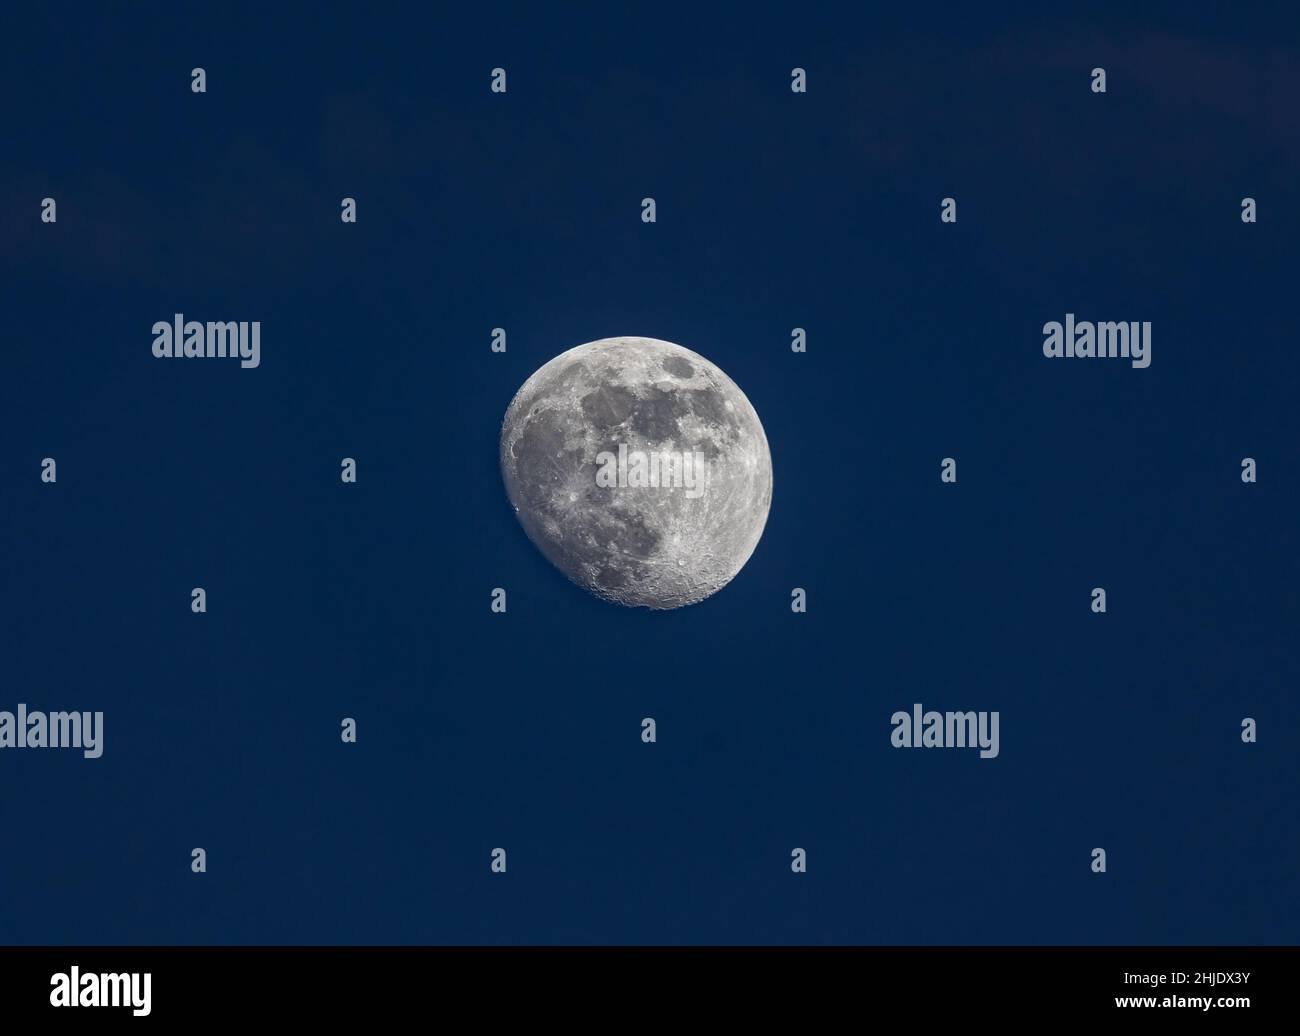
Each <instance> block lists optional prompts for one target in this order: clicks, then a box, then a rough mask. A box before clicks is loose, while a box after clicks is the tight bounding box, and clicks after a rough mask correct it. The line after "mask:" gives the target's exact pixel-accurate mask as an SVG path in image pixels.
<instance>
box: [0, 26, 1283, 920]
mask: <svg viewBox="0 0 1300 1036" xmlns="http://www.w3.org/2000/svg"><path fill="white" fill-rule="evenodd" d="M1143 7H1144V9H1146V10H1145V13H1135V12H1134V11H1133V10H1132V5H1128V4H1125V5H1118V4H1117V5H1100V7H1099V8H1098V9H1097V10H1096V11H1094V13H1093V14H1091V15H1090V16H1089V17H1088V18H1087V19H1081V20H1069V19H1064V18H1059V17H1049V16H1046V15H1044V14H1043V13H1041V12H1035V11H1034V9H1032V8H1027V9H1026V10H1025V11H1024V12H1023V13H1016V14H1012V15H1005V16H999V17H990V16H989V15H987V14H986V13H985V12H983V11H981V12H978V13H975V12H973V11H971V12H967V11H956V12H954V11H948V10H945V9H944V8H939V7H930V8H927V7H921V6H918V5H907V6H906V8H905V9H904V12H903V13H898V12H878V11H874V10H869V9H867V10H857V11H850V10H849V9H848V8H846V7H845V6H844V5H838V4H837V5H827V6H826V7H825V8H824V9H822V10H821V11H820V12H818V11H816V10H809V8H808V6H807V5H802V4H789V5H784V6H782V7H775V6H770V5H759V6H754V5H744V6H743V7H741V6H737V7H735V8H730V7H727V8H723V7H708V8H705V7H701V6H699V5H692V6H681V7H664V6H660V5H628V4H619V5H613V6H611V5H591V6H585V5H575V6H570V5H566V6H565V9H564V10H565V13H564V14H563V15H561V14H558V13H544V12H542V11H540V10H537V9H535V8H532V7H529V8H522V6H521V8H520V9H518V10H514V9H511V8H510V7H509V6H504V7H503V6H501V5H496V6H494V7H492V8H491V10H490V11H484V12H480V13H478V14H473V15H471V14H466V13H465V12H464V10H463V9H461V8H456V9H443V10H437V9H431V8H426V7H423V6H422V7H421V8H420V9H419V13H418V14H417V13H413V12H414V10H415V8H414V5H411V6H409V7H397V6H385V5H366V6H365V7H364V8H361V9H359V10H358V11H356V12H354V13H353V14H351V15H342V14H339V13H337V12H336V11H335V10H334V9H333V8H330V9H329V10H322V9H320V8H318V7H312V8H307V7H303V8H298V9H294V10H291V11H289V10H286V11H280V10H278V9H277V7H276V6H272V5H258V6H250V7H242V8H235V9H233V10H234V12H235V13H232V12H231V10H227V9H225V6H224V5H223V9H222V10H220V11H218V10H215V9H206V10H204V11H203V12H202V13H199V14H195V13H181V12H180V11H179V10H177V9H175V8H173V7H171V6H168V7H161V6H160V7H156V8H150V7H145V6H143V5H141V6H136V5H133V6H132V8H131V9H130V10H129V11H121V12H117V13H116V14H115V15H114V16H113V17H109V16H107V15H105V14H100V15H94V16H87V15H86V14H85V13H84V12H81V11H77V12H75V13H73V12H71V11H70V10H65V11H61V12H50V13H45V14H39V15H37V14H24V15H23V16H21V17H20V16H13V17H12V18H11V23H12V24H11V31H10V32H8V33H6V37H7V38H6V40H5V42H4V45H3V46H4V60H2V61H0V93H2V95H3V97H4V111H5V124H4V134H3V135H4V153H5V161H4V163H3V168H0V268H2V270H3V278H4V285H5V288H6V291H5V297H6V311H7V313H8V315H9V318H10V323H9V326H8V334H7V335H6V343H7V348H6V350H5V365H6V369H5V375H4V377H3V379H0V428H3V431H4V436H3V442H4V446H3V449H0V490H2V492H3V502H2V506H0V523H2V524H0V628H2V629H3V630H4V632H5V638H4V644H5V650H4V668H3V676H4V679H3V680H2V681H0V685H2V686H3V688H4V692H3V695H0V709H13V708H14V707H15V706H16V704H17V703H18V702H25V703H26V704H27V705H28V706H29V707H30V708H33V709H37V708H43V709H50V710H55V709H87V710H102V711H103V712H104V713H105V750H104V755H103V757H102V758H101V759H98V760H85V759H82V758H81V757H80V755H79V754H77V753H69V752H55V751H45V752H39V751H9V752H0V789H3V793H2V794H0V831H3V832H4V835H3V842H2V843H0V887H2V888H3V889H5V890H6V891H5V895H3V896H0V940H3V941H5V942H19V943H62V942H78V943H86V942H90V943H119V942H141V943H153V942H161V943H171V942H183V943H208V942H218V943H225V942H235V943H260V942H277V943H284V942H311V943H317V942H323V943H329V942H368V943H389V942H422V943H423V942H433V943H444V942H451V943H460V942H473V943H477V942H512V943H513V942H525V943H534V942H633V943H640V942H690V943H695V942H743V943H749V942H816V943H821V942H832V943H894V942H898V943H932V942H957V943H1006V942H1014V943H1074V942H1083V943H1166V942H1168V943H1218V942H1226V943H1256V942H1264V943H1276V942H1295V941H1296V938H1297V920H1296V917H1297V914H1296V903H1297V901H1300V879H1298V878H1297V868H1296V859H1297V850H1298V849H1300V831H1298V829H1297V823H1296V816H1297V814H1296V810H1295V803H1294V794H1295V788H1296V777H1297V767H1296V759H1297V748H1298V744H1297V739H1298V737H1300V723H1298V722H1297V719H1296V709H1295V694H1296V683H1297V678H1298V677H1300V665H1298V664H1297V661H1296V652H1295V629H1296V619H1297V615H1300V609H1298V608H1297V590H1296V587H1297V577H1298V576H1300V562H1297V543H1296V514H1297V503H1298V502H1300V496H1298V494H1297V489H1296V477H1297V471H1296V463H1297V442H1298V441H1300V434H1298V433H1300V417H1298V416H1297V408H1296V406H1295V392H1296V386H1297V384H1300V380H1298V379H1297V374H1298V373H1300V363H1298V361H1297V359H1296V356H1295V352H1294V345H1295V343H1294V338H1295V319H1294V305H1293V299H1294V297H1295V285H1294V279H1295V262H1294V255H1293V253H1294V242H1295V241H1296V239H1297V231H1298V230H1300V226H1298V223H1300V220H1298V219H1297V209H1298V205H1300V201H1298V199H1297V186H1296V185H1297V183H1298V182H1300V176H1298V174H1300V109H1297V107H1296V104H1295V99H1296V97H1297V96H1300V61H1298V60H1297V58H1298V57H1300V54H1298V50H1297V28H1298V27H1300V25H1298V24H1297V21H1296V20H1295V18H1294V16H1292V18H1290V19H1288V20H1285V21H1283V20H1279V19H1272V18H1260V17H1257V16H1250V15H1246V14H1242V13H1240V12H1238V11H1235V10H1228V9H1226V8H1225V9H1224V10H1223V11H1222V13H1218V14H1199V13H1196V12H1191V13H1188V12H1186V11H1183V10H1182V7H1183V5H1177V7H1175V6H1174V5H1169V6H1168V7H1164V6H1155V5H1151V6H1150V7H1149V9H1148V5H1143ZM1108 8H1109V9H1108ZM1175 11H1177V12H1179V13H1177V14H1175ZM1166 12H1167V13H1166ZM196 65H199V66H203V67H204V68H205V69H206V70H207V76H208V92H207V93H206V94H205V95H201V96H196V95H194V94H192V93H191V92H190V89H189V82H190V77H189V72H190V69H191V68H192V67H194V66H196ZM494 66H504V67H505V68H506V69H507V70H508V76H509V79H508V82H509V91H508V93H507V94H506V95H504V96H498V95H493V94H491V93H490V92H489V90H488V84H489V73H490V70H491V69H492V68H493V67H494ZM794 66H802V67H805V68H806V69H807V70H808V76H809V92H808V93H807V94H806V95H804V96H796V95H794V94H792V93H791V92H790V90H789V73H790V69H791V68H792V67H794ZM1095 66H1104V67H1105V68H1106V69H1107V76H1108V92H1107V93H1106V94H1105V95H1104V96H1098V95H1095V94H1093V93H1092V92H1091V91H1090V90H1089V71H1090V70H1091V69H1092V68H1093V67H1095ZM1248 195H1249V196H1252V197H1255V198H1256V199H1257V200H1258V204H1259V222H1258V223H1257V224H1255V225H1251V226H1248V225H1244V224H1243V223H1242V222H1241V220H1240V218H1239V212H1240V201H1241V198H1242V197H1244V196H1248ZM45 196H53V197H55V198H56V199H57V202H58V223H57V224H55V225H53V226H47V225H43V224H42V223H41V222H40V220H39V205H40V199H41V198H43V197H45ZM344 196H353V197H355V198H356V199H357V201H358V209H359V222H358V223H357V224H356V225H355V226H345V225H343V224H341V223H340V221H339V218H338V212H339V199H340V198H342V197H344ZM645 196H653V197H655V199H656V201H657V205H658V222H657V223H656V224H655V225H653V226H646V225H644V224H642V223H641V221H640V218H639V214H640V200H641V198H643V197H645ZM944 196H952V197H955V198H956V199H957V202H958V213H959V220H958V223H957V224H955V225H943V224H941V223H940V221H939V200H940V199H941V198H942V197H944ZM175 312H183V313H185V314H186V315H187V316H191V317H193V318H195V319H201V320H226V319H230V320H260V321H261V322H262V364H261V366H260V367H259V368H258V369H257V370H240V369H239V368H238V366H237V365H234V364H227V363H222V362H219V361H204V362H194V361H190V362H185V363H171V362H163V361H159V360H155V359H154V358H153V357H152V355H151V353H150V343H151V341H152V336H151V334H150V328H151V326H152V324H153V322H154V321H155V320H159V319H169V318H170V316H171V314H173V313H175ZM1067 312H1074V313H1076V314H1078V315H1079V316H1080V318H1081V319H1097V320H1149V321H1151V323H1152V325H1153V332H1152V334H1153V362H1152V365H1151V367H1150V368H1149V369H1147V370H1134V369H1132V368H1131V367H1130V366H1129V365H1128V364H1127V363H1123V362H1119V361H1085V360H1071V361H1067V360H1053V361H1049V360H1047V359H1045V358H1044V357H1043V355H1042V352H1041V343H1042V334H1041V327H1042V325H1043V323H1044V322H1046V321H1049V320H1061V319H1063V317H1064V315H1065V313H1067ZM498 326H499V327H504V328H506V330H507V332H508V335H509V351H508V352H507V353H506V354H505V355H504V356H495V355H492V354H491V353H490V352H489V349H488V345H489V335H490V332H491V329H492V328H493V327H498ZM796 326H799V327H805V328H807V330H808V340H809V350H808V353H807V354H806V355H802V356H796V355H794V354H792V353H791V352H790V349H789V338H790V329H791V328H792V327H796ZM625 334H626V335H648V336H653V337H658V338H665V339H668V340H671V341H675V342H678V343H681V344H683V345H685V346H687V347H689V348H692V349H694V350H696V351H698V352H700V353H702V354H704V355H705V356H707V357H709V358H710V359H711V360H713V361H714V362H716V363H717V364H718V365H720V366H721V367H722V368H723V370H725V371H726V372H727V373H728V374H729V375H730V376H731V377H732V378H733V379H734V380H735V381H736V382H737V383H738V384H739V385H740V386H741V388H742V389H743V390H744V391H745V393H746V394H747V395H748V396H749V398H750V400H751V401H752V402H753V404H754V405H755V407H756V408H757V410H758V413H759V415H760V416H761V418H762V421H763V423H764V427H765V429H766V431H767V435H768V438H769V440H770V443H771V448H772V454H773V464H774V470H775V493H774V499H773V505H772V512H771V516H770V519H769V522H768V526H767V530H766V532H765V534H764V537H763V539H762V541H761V542H760V544H759V546H758V549H757V551H756V553H755V554H754V556H753V558H752V559H751V561H750V563H749V564H748V565H747V566H746V567H745V569H744V570H743V571H742V572H741V574H740V575H739V576H738V577H737V578H736V580H735V581H734V582H733V583H732V584H731V585H730V586H729V587H728V588H727V589H725V590H724V591H722V592H721V593H719V594H718V595H716V596H715V597H713V598H711V599H710V600H708V601H706V602H705V603H703V604H700V605H697V606H694V607H691V608H687V609H683V610H680V611H677V612H671V613H662V614H660V613H645V612H635V611H625V610H621V609H618V608H616V607H612V606H610V605H607V604H603V603H601V602H598V601H596V600H594V599H592V598H589V597H588V596H586V595H585V594H584V593H583V592H582V591H580V590H578V589H576V588H574V587H573V586H571V585H570V584H568V583H567V582H566V581H565V580H564V579H563V577H561V576H560V575H559V574H557V573H556V572H555V571H554V570H552V569H551V568H550V567H549V566H548V564H547V563H546V562H545V561H544V560H543V559H542V557H541V556H540V555H539V554H538V552H537V551H536V550H535V549H534V548H533V547H532V545H531V544H529V543H528V541H527V540H526V539H525V537H524V535H523V533H522V531H521V530H520V529H519V528H518V525H517V523H516V522H515V520H514V518H513V516H512V515H511V513H510V511H509V509H508V506H507V504H506V501H505V494H504V492H503V490H502V487H501V484H500V477H499V474H498V471H497V466H496V436H497V432H498V429H499V426H500V420H501V416H502V414H503V412H504V410H505V407H506V405H507V403H508V402H509V400H510V398H511V396H512V395H513V393H514V392H515V390H516V389H517V388H518V387H519V385H520V384H521V383H522V382H523V381H524V379H525V378H526V377H527V376H528V375H529V374H531V373H532V372H533V371H534V370H535V369H536V368H537V367H538V366H540V365H541V364H542V363H544V362H545V361H546V360H548V359H549V358H551V357H552V356H553V355H555V354H557V353H559V352H561V351H562V350H564V349H567V348H569V347H571V346H574V345H577V344H579V343H582V342H586V341H589V340H592V339H596V338H601V337H605V336H611V335H625ZM46 456H53V457H55V458H56V459H57V461H58V465H59V468H58V471H59V481H58V483H57V485H54V486H47V485H42V484H41V483H40V481H39V470H40V461H41V458H43V457H46ZM344 456H352V457H356V458H357V459H358V462H359V472H360V481H359V482H358V484H357V485H355V486H344V485H342V484H341V483H340V482H339V479H338V470H339V459H340V458H341V457H344ZM945 456H953V457H956V458H957V460H958V465H959V479H960V480H959V483H958V484H957V485H956V486H944V485H942V484H941V483H940V481H939V477H938V475H939V462H940V459H941V458H943V457H945ZM1245 456H1251V457H1254V458H1256V459H1257V461H1258V464H1259V482H1258V484H1256V485H1243V484H1242V482H1241V481H1240V478H1239V470H1240V462H1241V458H1242V457H1245ZM194 586H203V587H205V588H206V589H207V591H208V595H209V611H208V614H206V615H203V616H196V615H193V614H191V612H190V610H189V591H190V589H191V588H192V587H194ZM495 586H504V587H506V588H507V589H508V591H509V595H510V597H509V602H510V606H509V612H508V614H507V615H506V616H494V615H492V614H491V613H490V612H489V609H488V604H489V592H490V590H491V589H492V588H493V587H495ZM793 586H802V587H805V588H807V590H808V596H809V611H808V614H806V615H802V616H796V615H792V614H791V612H790V610H789V592H790V588H791V587H793ZM1094 586H1104V587H1106V589H1107V592H1108V594H1109V610H1108V612H1107V614H1106V615H1104V616H1096V615H1093V614H1092V613H1091V612H1090V611H1089V607H1088V604H1089V591H1090V590H1091V588H1092V587H1094ZM913 702H922V703H924V704H925V705H926V706H928V707H934V708H940V709H980V710H995V709H996V710H999V711H1000V713H1001V754H1000V755H999V757H998V758H997V759H996V760H991V761H981V760H979V759H978V758H977V756H976V755H975V754H974V753H971V752H958V751H953V752H944V751H901V750H895V749H893V748H892V747H891V746H890V742H889V733H890V725H889V717H890V715H891V714H892V713H893V712H894V711H895V710H896V709H907V708H909V707H910V706H911V704H912V703H913ZM343 716H353V717H356V718H357V719H358V722H359V733H360V739H359V742H358V743H357V744H356V745H353V746H347V745H343V744H341V743H340V740H339V736H338V729H339V720H340V718H341V717H343ZM643 716H654V717H656V719H657V721H658V724H659V741H658V743H657V744H655V745H653V746H647V745H643V744H642V743H641V742H640V740H639V736H638V735H639V731H640V720H641V718H642V717H643ZM1244 716H1251V717H1254V718H1256V719H1257V720H1258V722H1259V742H1258V743H1257V744H1254V745H1243V744H1242V743H1241V741H1240V739H1239V733H1238V732H1239V725H1240V721H1241V718H1242V717H1244ZM194 846H203V847H205V848H206V849H207V852H208V856H209V873H207V874H206V875H202V876H196V875H193V874H191V873H190V869H189V861H190V849H191V848H192V847H194ZM495 846H504V847H506V848H507V849H508V851H509V854H510V856H509V860H510V867H509V873H508V874H507V875H505V876H503V877H502V876H493V875H491V874H490V873H489V870H488V854H489V852H490V850H491V849H492V848H493V847H495ZM795 846H800V847H804V848H806V849H807V850H808V854H809V872H808V874H807V875H804V876H799V877H796V876H794V875H792V874H791V873H790V870H789V853H790V850H791V848H793V847H795ZM1095 846H1103V847H1105V848H1106V849H1107V852H1108V854H1109V870H1108V873H1106V874H1105V875H1094V874H1092V873H1091V872H1090V870H1089V860H1090V857H1089V854H1090V851H1091V850H1092V848H1093V847H1095Z"/></svg>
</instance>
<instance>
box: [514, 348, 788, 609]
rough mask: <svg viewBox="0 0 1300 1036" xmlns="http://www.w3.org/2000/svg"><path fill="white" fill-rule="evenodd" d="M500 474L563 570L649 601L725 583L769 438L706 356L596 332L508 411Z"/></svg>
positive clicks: (765, 486) (630, 599) (756, 512)
mask: <svg viewBox="0 0 1300 1036" xmlns="http://www.w3.org/2000/svg"><path fill="white" fill-rule="evenodd" d="M501 473H502V477H503V478H504V480H505V485H506V493H507V495H508V496H509V498H510V503H511V504H512V505H513V506H514V510H515V514H516V515H517V516H518V517H519V521H520V522H521V523H522V525H523V527H524V530H525V532H527V533H528V536H529V538H530V539H531V540H532V541H533V543H535V544H536V545H537V547H538V548H539V549H540V550H541V552H542V553H543V554H544V555H546V557H547V558H548V559H549V560H550V561H551V562H552V563H553V564H554V565H555V566H556V567H557V568H559V569H560V571H561V572H563V573H564V574H565V575H566V576H568V577H569V578H570V579H572V580H573V581H574V582H575V583H577V584H578V585H579V586H582V587H585V588H586V589H588V590H590V591H591V592H592V593H594V594H596V595H597V596H599V597H602V598H604V599H606V600H609V601H616V602H618V603H619V604H626V605H642V606H645V607H649V608H677V607H680V606H681V605H684V604H694V603H695V602H697V601H702V600H703V599H704V598H706V597H708V596H709V595H710V594H713V593H716V592H717V591H718V590H720V589H721V588H722V587H723V586H725V585H726V584H727V583H728V582H730V581H731V579H732V578H733V577H734V576H735V575H736V573H737V572H739V571H740V569H741V568H742V567H743V566H744V564H745V562H746V561H748V560H749V556H750V555H751V554H752V553H753V552H754V548H755V547H756V546H757V545H758V540H759V537H760V536H762V534H763V526H764V524H766V522H767V512H768V508H769V506H770V505H771V502H772V457H771V454H770V452H769V451H768V446H767V436H766V435H765V434H764V433H763V426H762V424H761V423H760V422H759V420H758V414H757V413H755V412H754V408H753V406H751V405H750V402H749V400H748V399H746V398H745V394H744V393H743V392H741V391H740V389H739V388H737V387H736V385H735V383H734V382H733V381H732V380H731V379H730V378H728V377H727V376H726V375H725V374H724V373H723V372H722V371H721V370H719V369H718V368H717V367H716V366H714V365H713V364H712V363H710V362H709V361H708V360H706V359H705V358H704V357H703V356H700V355H699V354H698V353H693V352H691V351H690V350H689V349H683V348H682V347H681V346H680V345H674V344H672V343H671V342H663V341H659V340H658V339H654V338H602V339H601V340H600V341H597V342H588V343H587V344H586V345H580V346H578V347H577V348H575V349H570V350H569V351H568V352H566V353H562V354H560V355H559V356H557V357H555V359H553V360H551V361H550V362H549V363H547V364H545V365H544V366H542V367H541V368H540V369H539V370H538V371H537V372H536V373H535V374H533V376H532V377H531V378H529V379H528V380H527V381H526V382H524V385H523V387H522V388H521V389H520V390H519V392H518V393H517V394H516V396H515V398H514V400H513V402H511V404H510V407H509V409H508V410H507V411H506V416H505V421H504V422H503V424H502V427H501Z"/></svg>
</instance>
